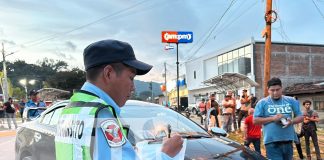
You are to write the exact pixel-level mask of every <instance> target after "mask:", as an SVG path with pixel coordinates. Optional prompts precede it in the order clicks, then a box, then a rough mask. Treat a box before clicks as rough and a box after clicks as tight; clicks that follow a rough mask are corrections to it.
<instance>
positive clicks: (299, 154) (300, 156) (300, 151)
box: [295, 133, 304, 159]
mask: <svg viewBox="0 0 324 160" xmlns="http://www.w3.org/2000/svg"><path fill="white" fill-rule="evenodd" d="M296 134H297V133H296ZM297 137H298V143H296V142H295V145H296V148H297V151H298V156H299V158H300V159H304V155H303V150H302V148H301V144H300V137H301V136H300V135H298V134H297Z"/></svg>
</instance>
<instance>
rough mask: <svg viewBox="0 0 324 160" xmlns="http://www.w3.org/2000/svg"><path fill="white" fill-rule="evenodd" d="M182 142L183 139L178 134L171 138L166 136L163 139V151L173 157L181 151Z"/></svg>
mask: <svg viewBox="0 0 324 160" xmlns="http://www.w3.org/2000/svg"><path fill="white" fill-rule="evenodd" d="M182 143H183V139H182V138H181V136H180V135H178V134H176V135H174V136H172V137H171V138H165V139H164V140H163V145H162V149H161V151H162V152H164V153H165V154H167V155H168V156H169V157H172V158H173V157H174V156H176V155H177V154H178V153H179V152H180V150H181V148H182Z"/></svg>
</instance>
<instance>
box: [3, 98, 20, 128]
mask: <svg viewBox="0 0 324 160" xmlns="http://www.w3.org/2000/svg"><path fill="white" fill-rule="evenodd" d="M4 110H5V112H6V116H7V122H8V127H9V129H11V121H12V122H13V124H14V125H15V128H16V129H17V128H18V126H17V123H16V116H15V112H16V109H15V107H14V105H13V100H12V98H11V97H9V99H8V101H7V102H6V103H4Z"/></svg>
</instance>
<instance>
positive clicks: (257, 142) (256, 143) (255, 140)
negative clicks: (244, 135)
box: [244, 138, 261, 154]
mask: <svg viewBox="0 0 324 160" xmlns="http://www.w3.org/2000/svg"><path fill="white" fill-rule="evenodd" d="M251 143H252V144H253V146H254V149H255V151H257V152H259V153H260V154H261V149H260V138H248V139H247V140H246V141H244V145H245V146H247V147H249V148H250V144H251Z"/></svg>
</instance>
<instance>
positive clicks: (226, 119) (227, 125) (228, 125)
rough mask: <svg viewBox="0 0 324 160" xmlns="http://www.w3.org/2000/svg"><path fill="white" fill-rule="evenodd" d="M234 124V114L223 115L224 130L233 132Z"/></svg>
mask: <svg viewBox="0 0 324 160" xmlns="http://www.w3.org/2000/svg"><path fill="white" fill-rule="evenodd" d="M232 122H233V115H232V114H223V120H222V128H223V129H224V130H225V131H226V132H231V131H232Z"/></svg>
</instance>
